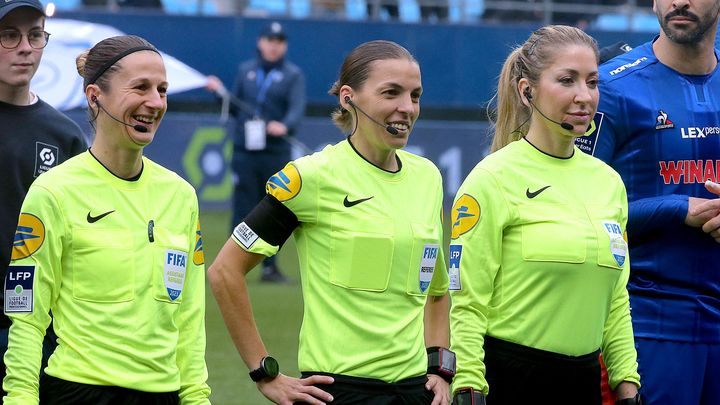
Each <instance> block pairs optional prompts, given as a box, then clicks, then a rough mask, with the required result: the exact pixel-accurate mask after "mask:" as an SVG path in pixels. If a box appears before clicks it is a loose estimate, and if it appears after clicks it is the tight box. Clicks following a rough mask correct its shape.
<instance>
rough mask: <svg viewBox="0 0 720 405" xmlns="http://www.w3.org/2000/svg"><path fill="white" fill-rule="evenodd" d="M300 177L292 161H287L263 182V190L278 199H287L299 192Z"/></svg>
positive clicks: (300, 185)
mask: <svg viewBox="0 0 720 405" xmlns="http://www.w3.org/2000/svg"><path fill="white" fill-rule="evenodd" d="M301 188H302V178H301V177H300V172H299V171H298V169H297V167H296V166H295V164H293V163H288V164H287V165H286V166H285V167H284V168H283V169H282V170H280V171H279V172H277V173H275V174H273V175H272V177H270V179H269V180H268V181H267V183H266V184H265V191H267V193H268V194H270V195H271V196H273V197H275V198H276V199H277V200H278V201H287V200H290V199H291V198H293V197H295V196H296V195H298V194H299V193H300V189H301Z"/></svg>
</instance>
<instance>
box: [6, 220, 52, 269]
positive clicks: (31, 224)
mask: <svg viewBox="0 0 720 405" xmlns="http://www.w3.org/2000/svg"><path fill="white" fill-rule="evenodd" d="M44 241H45V224H43V222H42V220H40V218H38V217H36V216H35V215H33V214H28V213H25V212H23V213H21V214H20V219H18V224H17V230H16V231H15V240H14V241H13V248H12V257H11V260H20V259H24V258H26V257H29V256H31V255H32V254H33V253H35V252H37V250H38V249H40V246H42V244H43V242H44Z"/></svg>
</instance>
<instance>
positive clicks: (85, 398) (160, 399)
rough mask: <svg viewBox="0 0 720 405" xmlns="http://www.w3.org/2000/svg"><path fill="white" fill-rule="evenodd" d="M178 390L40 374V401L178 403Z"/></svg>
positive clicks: (67, 404) (52, 404) (56, 404)
mask: <svg viewBox="0 0 720 405" xmlns="http://www.w3.org/2000/svg"><path fill="white" fill-rule="evenodd" d="M178 404H180V393H179V391H174V392H143V391H136V390H131V389H128V388H121V387H113V386H105V385H90V384H81V383H76V382H72V381H65V380H61V379H59V378H55V377H52V376H49V375H47V374H45V375H43V376H42V377H41V378H40V405H178Z"/></svg>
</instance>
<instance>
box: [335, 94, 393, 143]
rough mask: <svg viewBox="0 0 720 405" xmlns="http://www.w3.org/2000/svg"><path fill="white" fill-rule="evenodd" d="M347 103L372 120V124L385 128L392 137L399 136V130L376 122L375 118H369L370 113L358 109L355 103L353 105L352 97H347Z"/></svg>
mask: <svg viewBox="0 0 720 405" xmlns="http://www.w3.org/2000/svg"><path fill="white" fill-rule="evenodd" d="M345 102H346V103H348V104H350V105H351V106H352V108H354V109H356V110H358V111H360V112H361V113H363V115H364V116H366V117H368V119H370V121H372V122H374V123H376V124H378V125H380V126H381V127H383V128H385V130H386V131H387V132H388V133H389V134H391V135H397V134H398V130H397V129H395V128H393V127H391V126H390V125H385V124H383V123H382V122H380V121H378V120H376V119H375V118H373V117H371V116H369V115H368V113H366V112H365V111H363V110H362V109H361V108H360V107H358V106H357V105H355V103H353V101H352V99H351V98H350V96H345Z"/></svg>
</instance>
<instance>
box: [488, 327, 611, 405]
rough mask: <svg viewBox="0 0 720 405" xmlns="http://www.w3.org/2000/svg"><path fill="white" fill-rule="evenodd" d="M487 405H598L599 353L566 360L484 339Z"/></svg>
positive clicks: (565, 357) (540, 351) (567, 357)
mask: <svg viewBox="0 0 720 405" xmlns="http://www.w3.org/2000/svg"><path fill="white" fill-rule="evenodd" d="M484 348H485V370H486V371H485V378H486V379H487V382H488V386H489V389H490V392H489V393H488V396H487V401H486V402H487V405H515V404H517V405H521V404H532V405H542V404H548V405H550V404H552V405H555V404H579V405H600V404H601V403H602V398H601V392H600V362H599V360H598V357H599V354H600V351H599V350H598V351H595V352H593V353H589V354H586V355H582V356H577V357H575V356H566V355H563V354H559V353H553V352H548V351H545V350H539V349H534V348H532V347H527V346H522V345H518V344H515V343H511V342H508V341H505V340H500V339H496V338H493V337H491V336H485V345H484Z"/></svg>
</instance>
